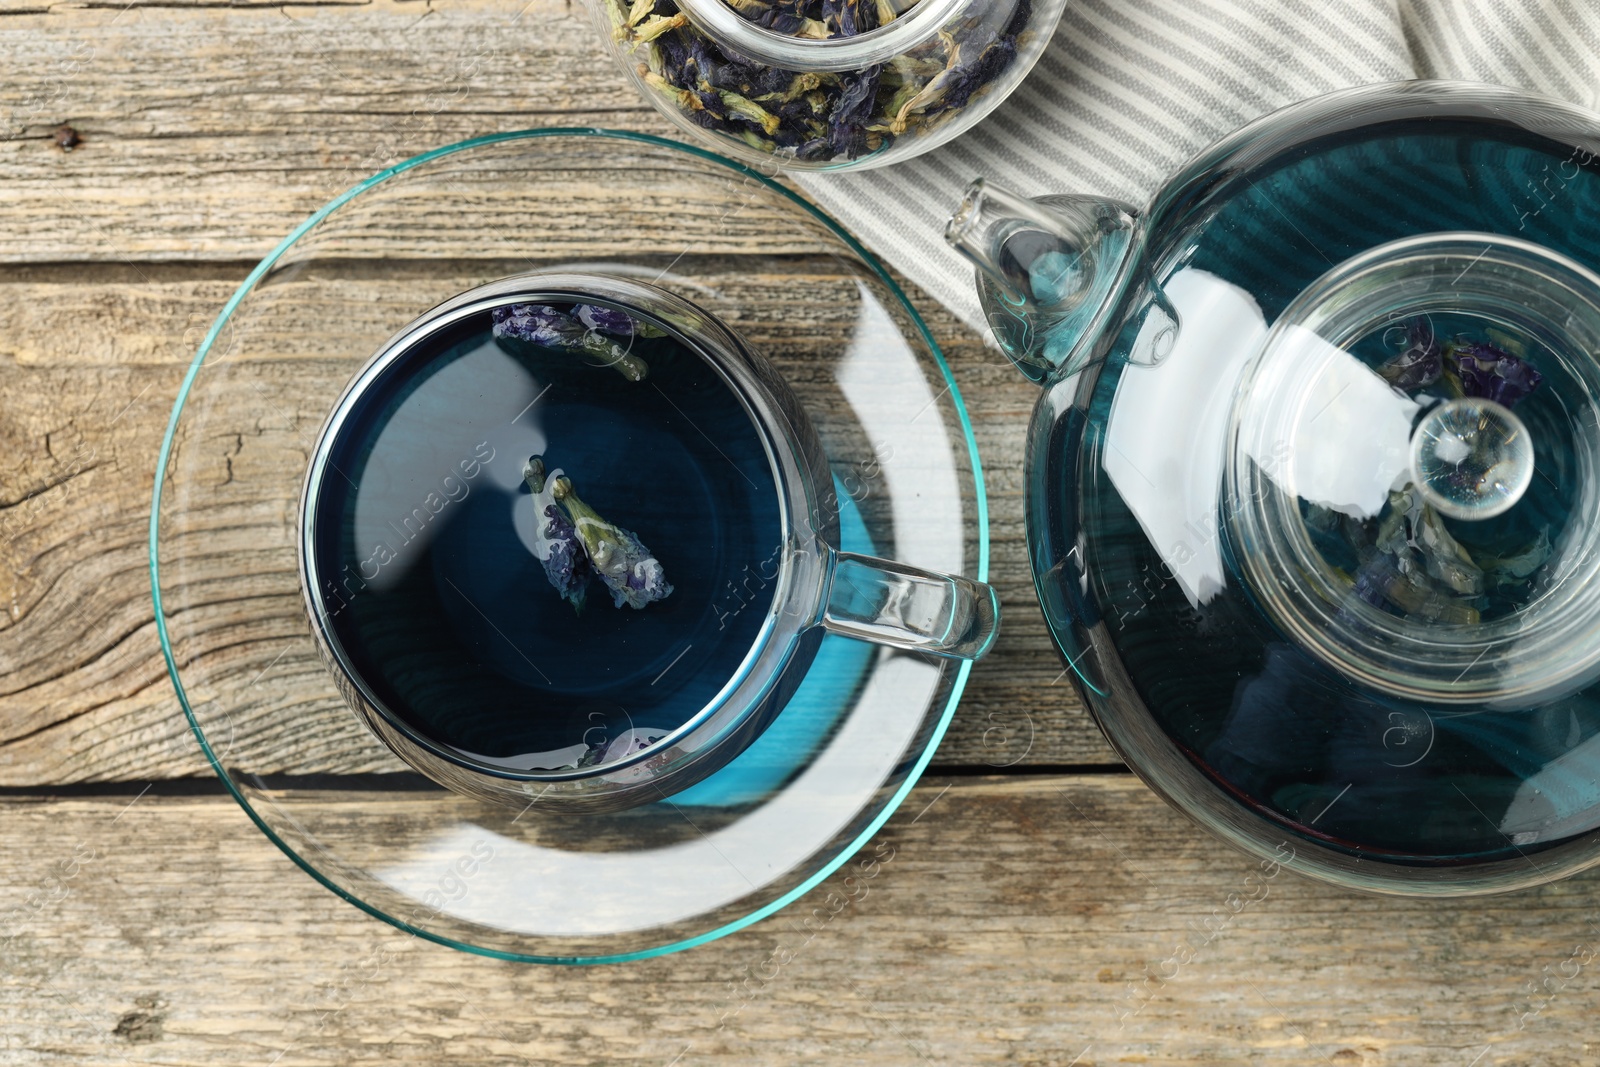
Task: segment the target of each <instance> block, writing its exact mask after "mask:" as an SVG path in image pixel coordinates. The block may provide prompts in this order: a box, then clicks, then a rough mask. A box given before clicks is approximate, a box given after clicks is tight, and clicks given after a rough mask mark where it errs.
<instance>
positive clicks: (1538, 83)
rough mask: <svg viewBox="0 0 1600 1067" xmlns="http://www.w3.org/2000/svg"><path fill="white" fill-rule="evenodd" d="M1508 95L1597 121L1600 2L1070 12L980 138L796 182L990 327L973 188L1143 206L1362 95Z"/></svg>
mask: <svg viewBox="0 0 1600 1067" xmlns="http://www.w3.org/2000/svg"><path fill="white" fill-rule="evenodd" d="M1401 78H1459V79H1466V80H1472V81H1490V82H1498V83H1501V84H1503V85H1510V86H1516V87H1519V88H1524V89H1530V90H1533V91H1536V92H1541V93H1546V94H1548V95H1551V96H1556V97H1561V98H1563V99H1566V100H1569V101H1571V102H1573V103H1576V104H1580V105H1583V106H1586V107H1591V108H1597V109H1600V0H1070V2H1069V4H1068V7H1067V13H1066V16H1065V17H1064V18H1063V19H1062V21H1061V27H1060V29H1059V30H1058V31H1057V32H1056V35H1055V38H1054V40H1053V41H1052V42H1051V45H1050V47H1049V49H1048V50H1046V52H1045V54H1044V56H1043V57H1042V58H1041V59H1040V61H1039V64H1038V66H1036V67H1035V68H1034V69H1033V72H1032V73H1031V74H1030V75H1029V76H1028V79H1027V81H1025V82H1024V83H1023V85H1022V87H1021V88H1019V89H1018V90H1017V91H1016V92H1015V93H1014V94H1012V96H1011V97H1010V99H1008V100H1007V101H1006V102H1005V104H1003V105H1002V106H1001V107H1000V108H999V109H998V110H997V111H995V112H994V114H992V115H990V116H989V117H988V118H987V119H986V120H984V121H983V122H981V123H979V124H978V126H977V127H975V128H974V129H972V130H969V131H968V132H966V133H964V134H962V135H961V136H960V137H957V138H956V139H955V140H954V141H951V142H950V143H949V144H946V145H944V146H942V147H940V148H937V149H934V150H933V151H931V152H929V153H927V154H925V155H922V156H919V157H917V158H916V159H914V160H911V161H909V162H907V163H902V164H899V165H895V166H889V167H885V168H882V169H879V170H872V171H864V172H860V173H850V172H845V173H840V174H814V175H808V176H805V177H802V178H801V179H800V184H801V185H802V186H803V187H804V188H805V189H806V190H807V192H809V193H810V194H811V196H812V197H814V198H815V199H816V201H817V202H818V203H819V204H821V205H822V206H823V207H824V208H826V209H827V210H828V211H829V212H831V213H832V214H833V216H834V217H835V218H837V219H838V220H839V221H840V222H842V223H843V224H844V225H845V226H846V227H847V228H849V229H850V230H851V231H852V232H853V233H855V234H856V235H857V236H858V237H860V238H861V239H862V240H863V241H864V242H865V243H866V244H867V245H868V246H869V247H871V248H872V249H873V250H874V251H876V252H877V253H878V254H879V255H880V256H882V257H883V258H884V259H886V260H887V261H889V262H890V263H892V264H893V265H894V266H895V267H896V268H897V269H898V270H900V272H901V273H902V274H904V275H905V276H906V277H908V278H910V279H911V280H912V281H913V282H915V283H916V284H917V285H920V286H921V287H922V288H923V289H924V290H925V291H926V292H927V293H928V294H929V295H930V296H932V297H933V298H934V299H935V300H938V301H940V302H941V303H943V304H945V305H946V306H948V307H949V308H951V309H952V310H953V311H955V312H956V314H957V315H959V316H960V317H961V318H962V319H963V320H964V321H965V322H967V323H969V324H970V325H972V326H974V327H976V328H978V329H984V327H983V316H982V313H981V312H980V311H979V308H978V302H977V295H976V291H975V289H974V288H973V285H972V271H971V269H970V268H969V267H968V266H967V265H966V263H965V262H964V261H963V260H961V259H960V258H958V257H957V256H956V254H955V253H954V252H952V251H951V250H950V249H949V248H947V247H946V246H945V244H944V239H943V232H944V220H945V219H946V218H947V217H948V216H949V214H950V212H951V211H952V210H953V209H954V208H955V206H956V204H957V203H958V202H959V200H960V199H961V192H962V190H963V189H964V188H965V187H966V185H967V183H968V182H969V181H971V180H972V179H973V178H975V177H978V176H980V175H985V176H989V177H993V178H996V179H998V180H1000V181H1002V182H1004V183H1005V184H1006V185H1008V186H1010V187H1011V188H1014V189H1016V190H1017V191H1018V192H1021V193H1026V194H1029V195H1037V194H1041V193H1048V192H1071V193H1095V194H1100V195H1106V196H1114V197H1119V198H1121V199H1123V200H1126V201H1129V202H1130V203H1133V204H1137V205H1143V204H1145V203H1146V202H1148V201H1149V199H1150V196H1151V194H1152V193H1154V192H1155V190H1156V189H1157V188H1158V187H1159V186H1160V185H1161V183H1162V182H1163V181H1164V180H1165V179H1166V177H1167V176H1168V175H1169V174H1171V173H1172V172H1173V171H1174V170H1175V169H1176V168H1177V167H1178V166H1179V165H1180V164H1182V163H1183V161H1184V160H1186V159H1187V158H1188V157H1189V156H1191V155H1193V154H1194V153H1195V152H1196V151H1198V150H1199V149H1201V148H1204V147H1205V146H1206V145H1207V144H1209V143H1211V142H1212V141H1214V140H1216V139H1217V138H1218V137H1220V136H1221V135H1223V134H1225V133H1227V132H1229V131H1230V130H1233V129H1234V128H1236V127H1238V126H1240V125H1242V124H1244V123H1245V122H1248V121H1249V120H1251V119H1253V118H1255V117H1257V116H1258V115H1262V114H1265V113H1266V112H1268V111H1272V110H1274V109H1276V108H1278V107H1281V106H1283V105H1284V104H1288V103H1292V102H1294V101H1296V100H1302V99H1305V98H1306V97H1311V96H1317V95H1319V94H1321V93H1326V92H1329V91H1331V90H1334V89H1341V88H1345V87H1347V86H1352V85H1361V84H1364V83H1367V82H1378V81H1392V80H1395V79H1401Z"/></svg>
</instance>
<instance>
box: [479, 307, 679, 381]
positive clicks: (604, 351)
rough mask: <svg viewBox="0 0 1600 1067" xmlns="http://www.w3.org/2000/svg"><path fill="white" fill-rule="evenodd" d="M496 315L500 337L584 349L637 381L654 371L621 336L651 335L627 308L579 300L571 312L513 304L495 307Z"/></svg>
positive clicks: (552, 346) (496, 334) (553, 346)
mask: <svg viewBox="0 0 1600 1067" xmlns="http://www.w3.org/2000/svg"><path fill="white" fill-rule="evenodd" d="M492 319H493V323H494V326H493V330H494V336H495V339H496V340H498V341H502V342H504V341H512V342H522V343H524V344H533V345H542V346H544V347H546V348H564V349H570V350H572V351H577V352H584V353H587V354H589V355H592V356H595V357H597V358H598V359H599V360H600V361H601V363H603V364H604V365H605V366H608V367H615V368H616V369H617V371H618V372H619V373H620V374H622V375H623V377H625V378H628V379H629V380H631V381H635V382H638V381H643V380H644V377H645V375H647V374H648V373H649V372H650V368H649V366H648V365H647V364H646V363H645V361H644V360H642V359H640V358H639V357H638V356H635V355H633V354H632V353H630V352H629V351H628V349H627V348H626V347H624V346H623V345H622V344H621V343H619V342H618V340H617V338H619V337H624V338H628V339H630V340H631V339H632V338H633V337H635V336H640V337H643V336H649V335H650V334H648V333H647V332H646V331H647V329H648V327H647V326H646V324H644V323H639V322H636V321H635V320H634V319H633V317H632V316H630V315H628V314H627V313H626V312H622V311H616V310H614V309H612V308H606V307H600V306H598V305H594V304H575V305H573V307H572V309H571V311H570V312H568V311H562V310H561V309H559V308H555V307H551V306H550V305H548V304H510V305H508V306H506V307H497V308H495V309H494V312H493V314H492Z"/></svg>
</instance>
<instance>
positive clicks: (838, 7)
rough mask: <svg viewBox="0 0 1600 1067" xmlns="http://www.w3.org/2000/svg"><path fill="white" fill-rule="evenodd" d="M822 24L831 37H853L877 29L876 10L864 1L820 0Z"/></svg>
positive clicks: (874, 6)
mask: <svg viewBox="0 0 1600 1067" xmlns="http://www.w3.org/2000/svg"><path fill="white" fill-rule="evenodd" d="M822 22H823V25H825V26H827V27H828V35H829V36H831V37H854V36H856V35H857V34H859V33H866V32H868V31H869V30H875V29H877V28H878V9H877V7H876V5H873V4H868V3H865V2H864V0H822Z"/></svg>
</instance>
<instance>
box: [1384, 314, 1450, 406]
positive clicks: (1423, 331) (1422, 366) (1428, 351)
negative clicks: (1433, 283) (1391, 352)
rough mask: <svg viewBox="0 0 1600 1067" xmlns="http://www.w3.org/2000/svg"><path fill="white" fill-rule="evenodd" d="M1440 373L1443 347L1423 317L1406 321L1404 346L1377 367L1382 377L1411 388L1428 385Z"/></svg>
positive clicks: (1442, 366) (1405, 388) (1442, 371)
mask: <svg viewBox="0 0 1600 1067" xmlns="http://www.w3.org/2000/svg"><path fill="white" fill-rule="evenodd" d="M1443 373H1444V351H1443V349H1442V348H1440V346H1439V342H1438V340H1437V339H1435V337H1434V336H1433V324H1432V323H1430V322H1429V321H1428V320H1427V319H1425V318H1420V317H1419V318H1414V319H1410V320H1408V321H1407V322H1406V349H1405V351H1404V352H1401V353H1400V354H1399V355H1397V356H1393V357H1391V358H1390V359H1389V360H1387V361H1386V362H1385V363H1384V364H1383V365H1382V366H1380V367H1379V368H1378V374H1379V376H1381V377H1382V378H1383V380H1384V381H1386V382H1388V383H1389V384H1390V385H1392V386H1394V387H1395V388H1396V389H1404V390H1406V391H1407V392H1411V391H1414V390H1417V389H1422V388H1425V387H1427V386H1430V385H1432V384H1433V383H1434V382H1436V381H1438V380H1439V376H1440V375H1441V374H1443Z"/></svg>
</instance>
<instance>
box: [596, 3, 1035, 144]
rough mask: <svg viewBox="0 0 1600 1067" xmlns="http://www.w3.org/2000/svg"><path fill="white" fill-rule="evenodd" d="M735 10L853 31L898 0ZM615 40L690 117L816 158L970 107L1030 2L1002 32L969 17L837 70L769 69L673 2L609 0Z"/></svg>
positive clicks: (801, 28)
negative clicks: (682, 19) (906, 46)
mask: <svg viewBox="0 0 1600 1067" xmlns="http://www.w3.org/2000/svg"><path fill="white" fill-rule="evenodd" d="M725 2H726V3H727V4H728V6H729V7H730V8H731V9H732V10H733V11H734V12H735V13H736V14H738V15H739V16H740V17H742V18H744V19H745V20H746V21H749V22H752V23H754V24H756V25H759V26H763V27H765V28H767V29H770V30H773V31H774V32H777V33H782V34H787V35H789V36H808V37H821V38H827V37H851V36H856V35H858V34H862V33H867V32H870V31H871V30H874V29H877V28H879V27H881V26H884V25H886V24H888V23H889V22H892V21H894V19H895V18H897V17H898V16H899V14H900V13H901V12H902V11H903V10H904V8H905V7H909V6H911V5H909V4H906V5H904V6H902V5H900V4H899V3H897V2H896V0H725ZM609 7H610V10H611V12H612V20H613V23H614V24H615V25H616V26H617V28H618V31H617V32H618V37H619V39H622V40H626V41H629V42H631V44H632V47H634V48H635V49H638V50H641V51H642V52H643V53H644V60H645V62H644V63H643V64H642V65H641V67H640V68H639V69H640V73H641V76H642V77H643V80H644V81H645V82H646V84H647V85H649V86H650V87H651V88H653V89H655V90H656V91H657V92H660V93H661V94H662V95H663V96H664V97H665V98H666V99H667V100H668V101H669V102H670V103H671V104H672V105H673V106H674V107H676V108H677V110H678V111H679V112H681V113H682V114H683V115H684V117H685V118H687V119H689V121H691V122H693V123H694V124H696V125H698V126H701V127H704V128H706V129H709V130H713V131H716V132H719V133H723V134H727V135H730V136H733V137H737V138H738V139H740V140H742V141H743V142H744V143H746V144H748V145H750V146H751V147H752V148H754V149H756V150H758V151H761V152H768V153H774V152H776V153H783V154H793V155H794V156H796V157H797V158H799V159H802V160H807V161H811V162H830V161H833V160H841V159H857V158H860V157H862V156H864V155H868V154H871V153H875V152H878V151H880V150H882V149H884V148H887V147H889V146H890V145H892V144H893V143H894V141H895V139H896V138H897V137H899V136H902V135H905V134H907V133H908V132H910V131H911V130H912V129H913V128H921V127H931V126H932V125H935V124H937V123H939V122H942V121H944V120H945V119H946V118H949V117H952V116H953V115H954V114H955V113H956V112H958V111H960V110H961V109H962V108H964V107H966V106H968V104H969V103H970V102H971V100H972V99H973V98H974V97H975V96H976V95H977V94H978V93H980V92H981V91H982V90H983V89H984V88H985V87H986V86H987V85H988V84H989V83H991V82H992V81H994V80H995V79H996V78H997V77H999V76H1000V75H1001V74H1002V73H1003V72H1004V71H1005V69H1006V68H1007V67H1009V66H1010V64H1011V63H1012V62H1013V61H1014V60H1015V59H1016V54H1017V35H1018V34H1020V33H1022V32H1024V31H1025V30H1026V28H1027V23H1028V19H1029V17H1030V16H1031V4H1030V3H1029V2H1028V0H1021V2H1020V3H1019V4H1018V5H1017V7H1016V9H1015V10H1014V12H1013V14H1012V18H1011V19H1010V21H1009V22H1008V24H1007V25H1006V27H1005V28H1004V30H1003V31H1001V32H999V33H996V32H995V31H994V30H993V29H992V28H987V27H985V26H984V25H982V24H981V23H980V22H979V21H978V20H976V19H968V20H966V21H964V22H962V23H961V24H959V25H957V26H955V27H953V28H952V29H950V30H947V31H946V32H944V33H942V34H941V35H940V36H938V37H936V38H935V39H933V40H930V41H927V42H924V43H923V44H921V45H918V46H917V47H916V48H914V49H913V50H912V53H910V54H905V55H900V56H896V57H894V59H892V60H891V61H890V62H889V64H888V66H886V67H885V66H878V67H874V68H869V69H864V70H859V71H853V72H849V71H847V72H841V73H822V72H799V71H787V70H780V69H776V68H771V67H765V66H762V65H760V64H756V63H753V62H751V61H750V60H748V59H746V58H745V57H743V56H739V55H736V54H731V53H726V52H724V51H723V50H722V49H721V48H720V47H718V46H717V45H716V44H715V43H714V42H712V41H710V40H709V39H707V38H706V37H705V36H704V35H702V34H701V33H700V32H699V31H698V30H696V29H695V28H694V26H693V25H692V24H687V25H680V26H677V27H676V28H669V27H667V26H666V24H665V22H664V21H656V20H672V19H675V18H676V16H677V15H678V14H679V12H678V10H677V7H676V5H675V4H674V2H673V0H652V2H651V3H650V4H649V6H648V7H646V0H634V2H633V3H631V4H630V3H629V2H628V0H611V3H610V5H609Z"/></svg>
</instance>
